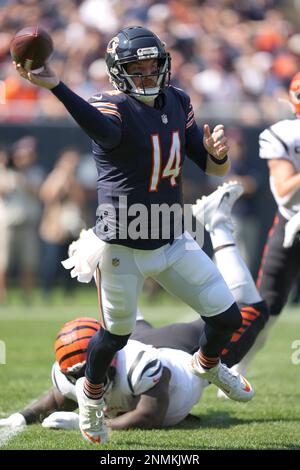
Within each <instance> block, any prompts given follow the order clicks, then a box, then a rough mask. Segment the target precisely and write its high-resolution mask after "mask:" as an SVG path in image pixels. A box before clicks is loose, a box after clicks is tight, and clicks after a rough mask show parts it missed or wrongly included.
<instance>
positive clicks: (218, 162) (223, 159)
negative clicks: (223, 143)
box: [207, 153, 228, 165]
mask: <svg viewBox="0 0 300 470" xmlns="http://www.w3.org/2000/svg"><path fill="white" fill-rule="evenodd" d="M207 155H208V156H209V158H210V159H211V160H212V161H213V162H214V163H215V164H216V165H223V164H224V163H226V162H227V160H228V155H225V157H223V158H222V159H221V160H219V159H218V158H216V157H214V156H213V155H211V154H210V153H208V154H207Z"/></svg>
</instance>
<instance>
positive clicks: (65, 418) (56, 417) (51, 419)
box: [42, 411, 79, 429]
mask: <svg viewBox="0 0 300 470" xmlns="http://www.w3.org/2000/svg"><path fill="white" fill-rule="evenodd" d="M42 426H43V427H44V428H51V429H79V416H78V414H77V413H73V412H72V411H55V413H52V414H51V415H49V416H48V418H45V419H44V421H43V422H42Z"/></svg>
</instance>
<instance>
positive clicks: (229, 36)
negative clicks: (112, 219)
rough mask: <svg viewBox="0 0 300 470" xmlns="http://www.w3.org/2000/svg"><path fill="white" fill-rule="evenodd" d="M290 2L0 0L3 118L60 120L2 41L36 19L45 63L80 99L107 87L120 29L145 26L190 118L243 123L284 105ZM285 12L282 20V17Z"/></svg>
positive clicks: (292, 65)
mask: <svg viewBox="0 0 300 470" xmlns="http://www.w3.org/2000/svg"><path fill="white" fill-rule="evenodd" d="M299 3H300V2H299V1H298V0H285V1H280V0H239V1H235V0H159V1H157V0H156V1H155V0H64V1H63V2H61V1H59V0H42V1H41V0H0V31H1V33H0V80H1V81H2V82H4V84H5V89H6V103H7V104H6V105H5V106H2V107H1V110H2V112H1V117H0V119H1V120H2V121H20V120H25V121H27V120H34V119H41V118H45V119H47V120H49V119H55V120H57V119H59V118H61V119H64V118H66V117H67V116H66V112H65V110H64V108H63V106H62V105H61V104H60V103H59V102H58V101H57V100H55V99H54V98H53V96H52V95H51V93H49V92H48V91H45V90H40V89H38V88H35V87H32V86H31V85H29V84H27V83H26V82H25V81H24V80H23V81H22V80H20V78H19V77H18V76H17V75H16V73H15V72H14V70H13V67H12V65H11V58H10V53H9V45H10V41H11V39H12V37H13V35H14V34H15V33H16V32H17V31H18V30H20V29H22V28H23V27H25V26H29V25H33V24H39V25H40V26H42V27H44V28H45V29H46V30H48V31H49V32H50V33H51V36H52V38H53V41H54V44H55V52H54V55H53V58H52V64H53V68H55V70H56V71H57V72H58V73H59V75H60V76H61V78H62V80H64V81H65V82H66V83H67V84H68V85H69V86H70V87H71V88H72V89H73V90H74V91H76V92H77V93H79V94H80V95H81V96H83V97H84V98H88V97H90V96H92V95H93V93H95V92H98V91H99V90H104V89H106V88H108V87H109V86H110V85H109V83H108V80H107V75H106V66H105V62H104V54H105V49H106V45H107V43H108V41H109V39H110V38H111V37H112V36H113V35H114V34H115V33H116V32H117V31H118V30H119V29H120V28H122V27H124V26H128V25H131V24H140V25H145V26H146V27H149V28H150V29H152V30H153V31H154V32H155V33H157V34H158V35H159V36H160V37H161V39H162V40H163V41H165V43H166V44H167V48H168V49H169V50H170V52H171V54H172V82H173V84H175V85H176V86H179V87H182V88H183V89H185V90H186V91H187V92H188V93H189V94H190V95H191V98H192V102H193V104H194V108H195V110H196V111H197V115H198V117H201V116H203V117H204V116H205V117H206V118H212V119H213V118H218V120H219V119H226V118H227V119H232V120H234V119H238V121H239V122H242V123H243V124H245V125H253V126H256V125H259V124H260V122H261V121H262V120H271V121H274V120H277V119H278V118H279V115H282V114H285V113H289V108H288V105H287V104H285V103H283V101H282V100H285V99H286V98H287V92H286V89H287V86H288V83H289V80H290V78H291V77H292V75H293V74H294V73H295V72H296V71H297V70H298V68H299V57H300V33H299V32H298V29H297V28H298V26H299V24H298V23H297V18H298V15H297V13H299V9H300V5H299ZM287 18H289V19H287Z"/></svg>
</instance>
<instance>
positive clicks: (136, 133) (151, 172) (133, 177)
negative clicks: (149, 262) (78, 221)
mask: <svg viewBox="0 0 300 470" xmlns="http://www.w3.org/2000/svg"><path fill="white" fill-rule="evenodd" d="M158 100H160V102H159V103H158V104H159V106H158V107H150V106H148V105H146V104H144V103H142V102H140V101H138V100H136V99H134V98H132V97H130V96H129V95H127V94H124V93H121V92H118V91H112V92H108V93H105V94H103V95H96V96H94V97H93V98H92V99H91V100H90V103H91V104H92V105H93V106H94V107H95V108H97V109H98V110H99V111H100V112H101V113H104V114H105V115H106V116H107V117H108V118H109V119H111V120H113V121H114V122H115V123H116V124H117V125H118V126H119V127H120V129H121V133H120V137H119V141H118V142H116V143H115V145H114V146H113V147H112V148H107V147H104V146H103V145H102V144H101V142H98V143H97V142H96V141H93V154H94V157H95V161H96V166H97V171H98V183H97V190H98V198H99V200H98V202H99V206H101V207H102V209H100V211H99V214H98V215H99V219H98V221H97V226H96V227H97V229H96V233H97V234H98V236H100V237H101V238H102V239H104V240H106V241H112V238H114V242H115V243H121V244H123V245H126V246H131V247H134V248H137V249H155V248H158V247H159V246H162V245H163V244H165V243H168V242H169V241H170V240H172V239H173V236H174V230H173V227H172V228H171V232H170V238H169V239H163V234H162V233H161V230H160V229H159V230H158V236H157V235H156V238H155V239H154V238H153V237H152V238H151V229H152V227H151V217H150V214H151V207H153V205H154V204H157V205H161V204H167V205H168V206H172V205H173V204H180V205H182V196H181V170H182V165H183V162H184V158H185V155H186V154H189V152H188V151H189V148H187V138H186V136H187V134H188V133H189V132H191V131H192V127H194V126H196V124H195V119H194V112H193V109H192V106H191V104H190V100H189V97H188V96H187V95H186V94H185V93H184V92H183V91H182V90H179V89H176V88H174V87H172V86H170V87H169V88H167V89H166V91H165V92H164V94H163V95H161V96H160V97H159V98H158ZM196 127H197V126H196ZM197 144H198V145H197V151H196V154H194V155H193V154H192V153H193V152H191V154H190V155H189V156H190V157H191V158H193V160H194V161H196V163H197V164H198V165H199V167H200V168H201V169H202V170H205V166H206V158H207V152H206V151H205V149H204V147H203V144H202V134H201V139H200V146H199V136H198V141H197ZM120 196H123V197H124V199H123V200H124V201H125V200H126V203H127V207H130V206H132V205H133V204H143V205H144V206H146V207H147V210H148V214H149V219H148V235H149V238H148V239H142V240H141V239H137V240H132V239H130V234H128V233H127V236H126V237H124V238H123V239H120V237H119V234H120V224H121V222H120V217H119V204H120V199H119V197H120ZM125 197H126V199H125ZM105 205H107V207H105ZM110 206H111V207H114V208H115V210H116V214H117V222H116V226H115V224H114V223H113V222H112V220H113V218H114V217H115V212H113V213H111V212H110V210H109V207H110ZM133 218H134V216H132V217H128V218H127V223H129V222H130V220H132V219H133ZM181 227H182V223H181ZM114 233H115V234H114ZM115 235H116V236H115ZM152 235H153V230H152Z"/></svg>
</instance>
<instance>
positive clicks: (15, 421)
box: [0, 413, 26, 428]
mask: <svg viewBox="0 0 300 470" xmlns="http://www.w3.org/2000/svg"><path fill="white" fill-rule="evenodd" d="M2 426H9V427H11V428H18V427H22V426H26V420H25V418H24V416H23V415H22V414H21V413H13V414H12V415H10V416H8V418H4V419H0V427H2Z"/></svg>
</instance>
